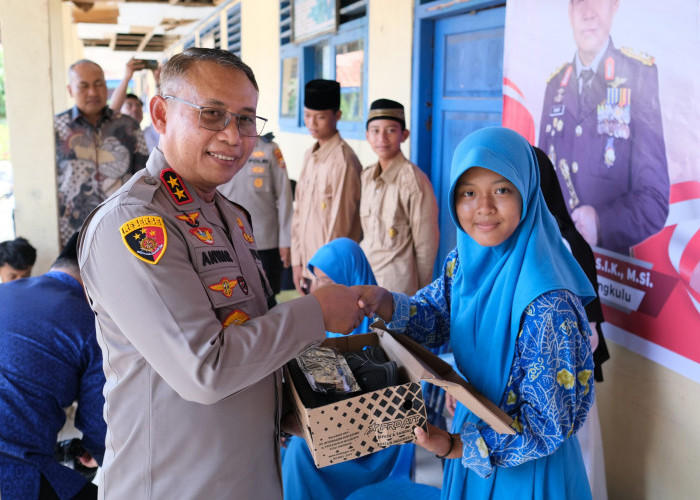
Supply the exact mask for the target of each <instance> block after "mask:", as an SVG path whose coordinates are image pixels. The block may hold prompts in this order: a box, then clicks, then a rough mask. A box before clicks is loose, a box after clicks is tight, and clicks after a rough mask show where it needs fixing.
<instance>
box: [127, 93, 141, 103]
mask: <svg viewBox="0 0 700 500" xmlns="http://www.w3.org/2000/svg"><path fill="white" fill-rule="evenodd" d="M124 99H136V100H137V101H138V102H140V103H141V106H143V101H141V99H139V96H137V95H136V94H132V93H131V92H129V93H128V94H126V95H125V96H124Z"/></svg>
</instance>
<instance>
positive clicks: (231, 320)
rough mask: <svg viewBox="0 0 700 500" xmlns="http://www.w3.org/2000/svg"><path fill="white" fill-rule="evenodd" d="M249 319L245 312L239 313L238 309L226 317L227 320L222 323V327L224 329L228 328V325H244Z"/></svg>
mask: <svg viewBox="0 0 700 500" xmlns="http://www.w3.org/2000/svg"><path fill="white" fill-rule="evenodd" d="M249 319H250V316H248V315H247V314H246V313H244V312H243V311H239V310H238V309H236V310H234V311H233V312H232V313H231V314H229V315H228V316H226V319H225V320H224V321H223V322H222V323H221V325H222V326H223V327H224V328H226V327H227V326H228V325H242V324H243V323H245V322H246V321H248V320H249Z"/></svg>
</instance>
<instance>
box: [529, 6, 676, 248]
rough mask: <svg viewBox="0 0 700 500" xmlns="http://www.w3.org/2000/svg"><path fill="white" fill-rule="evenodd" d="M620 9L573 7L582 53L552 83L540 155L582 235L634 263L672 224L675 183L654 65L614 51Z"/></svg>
mask: <svg viewBox="0 0 700 500" xmlns="http://www.w3.org/2000/svg"><path fill="white" fill-rule="evenodd" d="M619 2H620V0H569V20H570V22H571V27H572V29H573V35H574V40H575V41H576V46H577V51H576V54H575V56H574V60H573V61H572V62H570V63H567V64H565V65H564V66H562V67H561V68H560V69H559V70H557V71H556V72H555V73H554V75H553V76H552V77H551V78H550V79H549V81H548V83H547V89H546V91H545V96H544V105H543V108H542V120H541V122H540V135H539V146H540V148H542V149H543V150H544V151H545V152H546V153H547V154H548V156H549V157H550V159H551V160H552V163H553V164H554V165H555V167H556V170H557V176H558V178H559V183H560V185H561V189H562V192H563V193H564V198H565V199H566V200H567V204H568V208H569V211H570V212H571V217H572V219H573V221H574V223H575V224H576V229H578V231H579V232H580V233H581V234H582V235H583V237H584V238H585V239H586V241H587V242H588V243H589V244H590V245H592V246H600V247H603V248H607V249H609V250H613V251H616V252H619V253H624V254H629V249H630V247H631V246H633V245H636V244H637V243H640V242H641V241H643V240H644V239H646V238H647V237H649V236H651V235H653V234H655V233H657V232H658V231H659V230H660V229H661V228H662V227H663V226H664V223H665V221H666V217H667V215H668V206H669V179H668V168H667V164H666V148H665V145H664V137H663V131H662V123H661V111H660V108H659V80H658V74H657V68H656V66H655V65H654V59H653V57H650V56H648V55H645V54H644V55H638V54H635V53H633V52H632V51H630V50H629V49H625V48H623V49H617V48H615V46H614V45H613V42H612V39H611V38H610V27H611V25H612V20H613V16H614V14H615V12H616V11H617V9H618V7H619Z"/></svg>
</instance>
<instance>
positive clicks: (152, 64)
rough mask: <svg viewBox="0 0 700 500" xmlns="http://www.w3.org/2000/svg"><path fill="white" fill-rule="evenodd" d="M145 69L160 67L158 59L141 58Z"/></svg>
mask: <svg viewBox="0 0 700 500" xmlns="http://www.w3.org/2000/svg"><path fill="white" fill-rule="evenodd" d="M141 62H142V63H143V67H144V69H151V70H155V69H158V61H157V60H155V59H141Z"/></svg>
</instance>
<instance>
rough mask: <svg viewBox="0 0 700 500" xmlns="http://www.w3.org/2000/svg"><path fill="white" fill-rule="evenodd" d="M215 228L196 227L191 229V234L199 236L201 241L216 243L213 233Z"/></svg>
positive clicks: (208, 243)
mask: <svg viewBox="0 0 700 500" xmlns="http://www.w3.org/2000/svg"><path fill="white" fill-rule="evenodd" d="M212 231H213V229H212V228H210V227H195V228H193V229H190V234H193V235H195V236H196V237H197V238H199V241H201V242H203V243H206V244H207V245H213V244H214V235H213V234H212Z"/></svg>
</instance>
